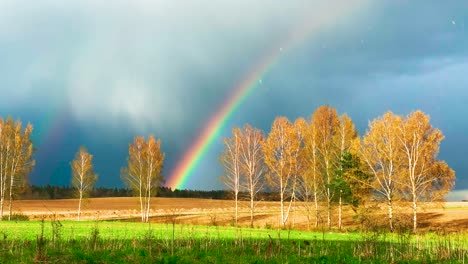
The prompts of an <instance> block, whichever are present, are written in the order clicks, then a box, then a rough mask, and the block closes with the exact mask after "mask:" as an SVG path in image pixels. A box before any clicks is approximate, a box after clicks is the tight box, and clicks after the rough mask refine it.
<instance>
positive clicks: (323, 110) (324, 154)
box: [312, 106, 339, 228]
mask: <svg viewBox="0 0 468 264" xmlns="http://www.w3.org/2000/svg"><path fill="white" fill-rule="evenodd" d="M312 125H313V126H314V127H315V128H314V131H315V133H316V136H315V137H316V144H317V146H316V147H317V153H318V154H319V160H320V163H321V168H320V172H321V176H322V178H323V180H322V183H323V190H324V192H323V193H324V196H325V200H326V202H327V226H328V228H331V203H332V199H333V195H334V193H333V188H332V187H331V184H332V182H333V179H334V177H335V171H334V170H335V168H336V164H337V163H338V162H339V160H337V159H336V156H337V154H336V153H337V152H338V151H339V149H338V148H337V147H336V144H335V143H336V137H337V134H338V127H339V119H338V114H337V113H336V109H334V108H332V107H330V106H321V107H319V108H317V110H316V111H315V112H314V114H313V116H312Z"/></svg>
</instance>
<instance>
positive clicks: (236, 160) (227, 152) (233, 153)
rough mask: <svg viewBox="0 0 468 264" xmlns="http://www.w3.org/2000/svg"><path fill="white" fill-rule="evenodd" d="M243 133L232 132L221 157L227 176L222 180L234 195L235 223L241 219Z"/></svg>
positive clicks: (235, 130) (225, 141) (234, 130)
mask: <svg viewBox="0 0 468 264" xmlns="http://www.w3.org/2000/svg"><path fill="white" fill-rule="evenodd" d="M241 137H242V134H241V131H240V129H239V128H234V129H233V130H232V137H231V138H225V139H224V140H223V143H224V151H223V152H222V153H221V155H220V157H219V161H220V163H221V165H222V166H223V169H224V172H225V175H224V176H221V177H220V179H221V181H222V182H223V183H224V185H226V187H227V188H229V190H232V192H233V193H234V204H235V223H236V225H237V220H238V218H239V192H240V190H241V147H242V146H241V144H242V143H241Z"/></svg>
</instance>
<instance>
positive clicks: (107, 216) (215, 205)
mask: <svg viewBox="0 0 468 264" xmlns="http://www.w3.org/2000/svg"><path fill="white" fill-rule="evenodd" d="M151 202H152V206H151V211H150V213H151V215H152V218H151V221H153V222H160V223H172V221H175V222H177V223H186V224H208V225H213V224H216V225H233V224H234V202H233V201H229V200H210V199H192V198H153V199H152V201H151ZM77 205H78V201H77V200H76V199H66V200H20V201H15V202H14V204H13V208H14V212H15V213H21V214H25V215H28V216H29V217H30V219H41V218H44V217H45V218H52V217H54V216H55V217H57V218H58V219H75V218H76V210H77ZM297 205H298V208H300V209H298V210H297V211H296V212H294V211H291V216H290V224H293V221H294V227H295V228H299V229H307V228H308V221H307V217H306V216H305V215H306V209H305V207H304V204H302V203H299V202H298V203H297ZM138 208H139V203H138V198H130V197H124V198H93V199H88V200H86V201H85V203H84V208H83V210H82V216H81V218H82V219H88V220H112V219H120V220H132V219H138V218H139V211H138ZM408 209H409V208H408V206H402V207H401V208H400V211H404V212H405V215H403V216H402V217H401V218H402V219H406V220H407V221H410V219H411V215H410V214H407V213H409V212H410V211H409V210H408ZM382 212H383V213H385V211H382ZM333 214H334V215H333V218H332V219H333V221H334V223H333V224H334V225H336V219H337V217H336V214H337V209H336V208H334V209H333ZM311 215H312V214H311ZM320 215H321V221H320V222H321V223H324V222H325V221H326V212H325V211H321V212H320ZM352 216H353V212H352V210H351V209H350V208H348V207H345V209H344V217H343V223H344V226H345V227H347V228H355V227H357V226H358V225H359V224H358V223H357V221H356V219H355V218H353V217H352ZM382 216H383V217H382V219H385V215H382ZM418 217H419V220H420V221H419V222H420V224H419V226H420V227H421V228H422V229H426V230H436V229H437V230H441V229H442V230H447V231H459V230H462V231H463V230H464V231H466V230H468V202H447V203H445V204H439V205H438V206H434V205H432V204H428V205H425V206H424V207H423V209H422V210H421V213H419V214H418ZM254 219H255V221H254V225H255V226H256V227H276V226H279V224H280V217H279V203H278V202H258V204H257V207H256V215H255V218H254ZM311 220H312V219H311ZM249 223H250V214H249V209H248V202H244V201H242V202H240V204H239V220H238V224H240V225H242V226H248V225H249Z"/></svg>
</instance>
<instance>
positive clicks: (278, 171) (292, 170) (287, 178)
mask: <svg viewBox="0 0 468 264" xmlns="http://www.w3.org/2000/svg"><path fill="white" fill-rule="evenodd" d="M299 135H300V134H299V133H298V129H297V127H296V126H294V125H293V124H291V122H290V121H289V120H288V119H287V118H285V117H277V118H276V119H275V121H274V122H273V125H272V128H271V131H270V133H269V134H268V137H267V139H266V141H265V142H264V144H263V153H264V159H265V164H266V165H267V166H268V168H269V174H268V175H267V179H268V181H269V183H270V185H271V186H272V187H273V188H275V189H277V190H278V191H279V193H280V211H281V212H280V214H281V224H282V225H283V227H285V226H286V222H287V221H288V218H289V213H290V210H291V206H292V203H293V202H294V199H295V188H296V187H297V176H298V172H299V168H300V166H299V164H298V162H299V159H298V157H299V155H300V151H301V139H300V137H299ZM286 200H289V201H288V207H287V208H285V201H286Z"/></svg>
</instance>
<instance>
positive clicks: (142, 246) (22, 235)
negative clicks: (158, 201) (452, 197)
mask: <svg viewBox="0 0 468 264" xmlns="http://www.w3.org/2000/svg"><path fill="white" fill-rule="evenodd" d="M0 239H1V242H0V243H1V252H0V263H34V262H47V263H390V262H394V263H440V262H445V263H465V261H468V252H467V248H468V236H467V234H452V235H444V236H440V235H437V234H434V233H429V234H425V235H417V236H416V235H410V234H388V233H358V232H356V233H333V232H305V231H297V230H276V229H274V230H273V229H250V228H236V227H220V226H194V225H177V224H176V225H172V224H143V223H131V222H111V221H99V222H98V221H93V222H91V221H89V222H73V221H18V222H13V221H12V222H6V221H4V222H0Z"/></svg>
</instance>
